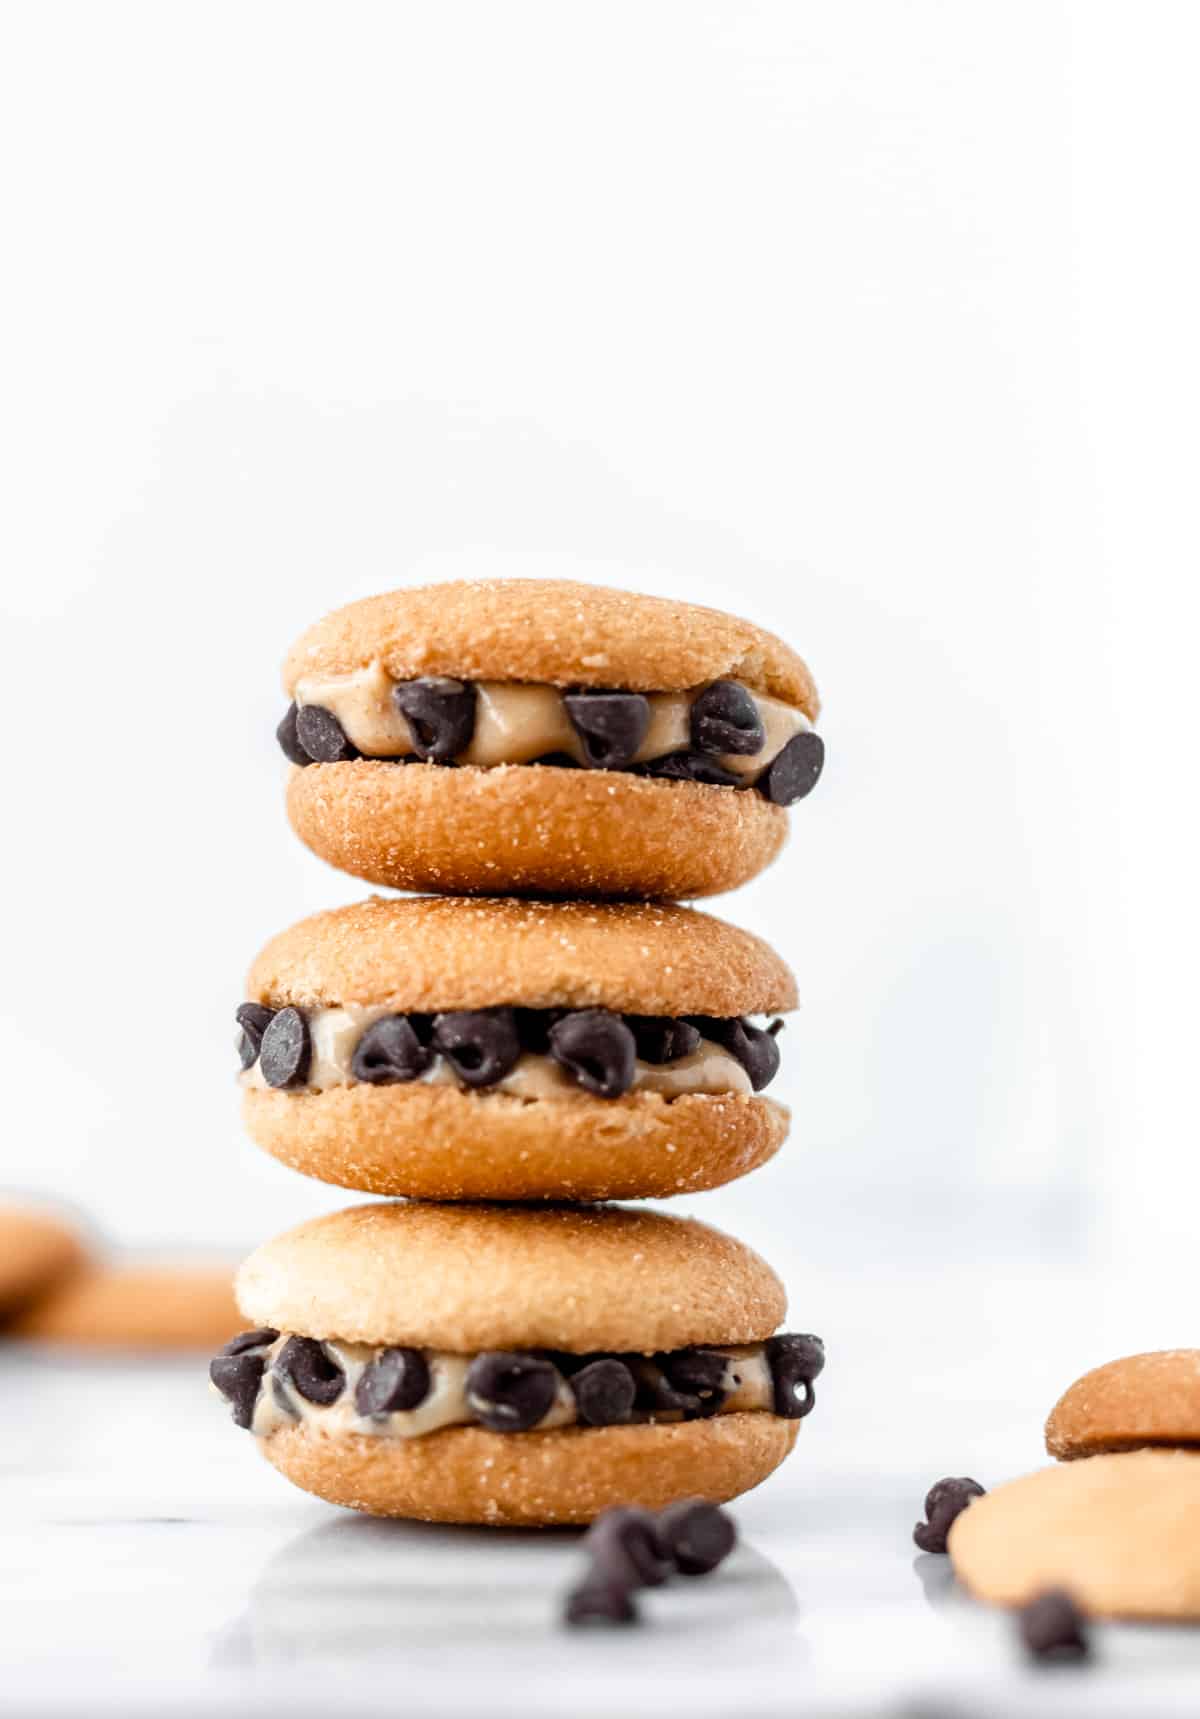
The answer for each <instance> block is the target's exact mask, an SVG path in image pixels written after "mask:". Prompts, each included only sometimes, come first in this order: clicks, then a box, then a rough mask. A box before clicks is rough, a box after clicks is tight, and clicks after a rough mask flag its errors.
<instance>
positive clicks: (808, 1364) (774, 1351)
mask: <svg viewBox="0 0 1200 1719" xmlns="http://www.w3.org/2000/svg"><path fill="white" fill-rule="evenodd" d="M764 1349H765V1353H766V1357H767V1365H768V1366H769V1367H770V1369H771V1381H772V1383H773V1385H774V1387H775V1413H776V1414H777V1415H782V1416H783V1417H784V1419H785V1420H789V1421H802V1420H803V1419H804V1417H805V1415H809V1414H811V1413H812V1411H813V1407H814V1405H815V1403H816V1400H817V1399H816V1393H815V1392H814V1390H813V1380H814V1379H816V1378H818V1377H819V1376H820V1374H821V1372H822V1370H823V1368H824V1366H825V1345H824V1343H822V1341H821V1339H820V1338H819V1337H814V1336H812V1334H811V1333H803V1334H802V1333H799V1332H793V1331H787V1332H781V1333H780V1334H779V1336H778V1337H768V1338H767V1341H766V1344H765V1345H764ZM798 1385H802V1386H803V1387H804V1395H803V1396H802V1397H800V1398H797V1396H796V1387H797V1386H798Z"/></svg>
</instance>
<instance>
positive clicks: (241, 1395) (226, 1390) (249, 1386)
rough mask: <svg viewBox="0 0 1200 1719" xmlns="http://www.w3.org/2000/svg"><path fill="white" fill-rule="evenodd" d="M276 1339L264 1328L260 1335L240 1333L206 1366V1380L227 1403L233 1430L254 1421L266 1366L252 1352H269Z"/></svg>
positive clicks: (255, 1332) (262, 1360)
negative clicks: (208, 1379) (265, 1350)
mask: <svg viewBox="0 0 1200 1719" xmlns="http://www.w3.org/2000/svg"><path fill="white" fill-rule="evenodd" d="M278 1336H279V1333H278V1331H272V1330H269V1329H268V1328H266V1327H265V1326H264V1327H263V1329H262V1330H259V1331H242V1332H240V1333H239V1335H238V1336H236V1337H234V1338H232V1339H231V1340H230V1341H229V1342H228V1343H226V1345H225V1347H224V1348H223V1349H222V1350H221V1353H220V1354H219V1355H216V1356H214V1357H213V1360H212V1361H211V1362H210V1364H209V1369H208V1376H209V1378H210V1379H211V1380H212V1382H213V1384H214V1385H215V1386H216V1388H217V1390H218V1391H220V1393H221V1395H222V1396H223V1397H224V1398H225V1399H226V1401H227V1402H228V1403H229V1405H230V1407H231V1409H232V1411H233V1421H234V1425H235V1426H239V1427H244V1428H245V1427H249V1426H250V1424H251V1422H252V1421H253V1420H254V1405H255V1403H256V1402H257V1401H258V1393H259V1389H260V1387H261V1385H262V1376H263V1370H264V1368H265V1366H266V1359H265V1357H264V1356H263V1355H262V1354H256V1353H255V1352H254V1351H256V1350H263V1349H266V1348H268V1347H269V1346H270V1345H271V1344H272V1343H274V1341H275V1339H276V1338H277V1337H278Z"/></svg>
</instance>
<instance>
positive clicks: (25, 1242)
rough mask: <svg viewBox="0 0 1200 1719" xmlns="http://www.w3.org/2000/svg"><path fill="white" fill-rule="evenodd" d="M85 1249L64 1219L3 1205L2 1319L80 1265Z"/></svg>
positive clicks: (0, 1214)
mask: <svg viewBox="0 0 1200 1719" xmlns="http://www.w3.org/2000/svg"><path fill="white" fill-rule="evenodd" d="M83 1257H84V1246H83V1243H82V1241H81V1240H80V1238H79V1236H78V1234H77V1233H76V1231H75V1230H74V1229H72V1228H71V1227H70V1226H69V1225H68V1224H66V1223H64V1222H63V1221H62V1220H61V1219H59V1218H57V1217H53V1216H51V1214H50V1213H49V1212H45V1211H41V1210H39V1209H37V1208H36V1207H32V1206H0V1318H6V1317H7V1316H8V1315H9V1314H10V1313H12V1312H14V1311H15V1310H16V1309H17V1308H19V1307H21V1306H23V1305H24V1304H26V1303H27V1302H29V1301H31V1300H32V1299H33V1298H34V1297H35V1296H38V1295H40V1294H42V1293H43V1292H45V1291H46V1290H47V1289H49V1288H50V1287H51V1286H52V1285H53V1284H54V1283H56V1282H57V1281H58V1279H59V1278H61V1277H63V1276H65V1275H66V1273H68V1272H69V1271H71V1270H73V1269H74V1268H75V1267H76V1266H77V1265H79V1264H80V1262H81V1261H82V1259H83Z"/></svg>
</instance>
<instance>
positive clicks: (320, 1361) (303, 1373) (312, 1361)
mask: <svg viewBox="0 0 1200 1719" xmlns="http://www.w3.org/2000/svg"><path fill="white" fill-rule="evenodd" d="M271 1370H272V1372H275V1373H278V1374H279V1376H280V1378H282V1379H286V1380H287V1382H288V1384H290V1385H292V1386H294V1388H295V1389H296V1390H297V1391H299V1393H300V1395H301V1396H302V1397H303V1398H304V1399H305V1401H306V1402H309V1403H317V1404H318V1405H319V1406H320V1407H321V1408H328V1407H329V1405H330V1403H336V1402H337V1400H338V1398H339V1397H340V1396H341V1394H342V1392H343V1391H344V1390H345V1388H346V1375H345V1373H343V1371H342V1369H341V1368H340V1367H339V1366H338V1364H337V1362H336V1361H335V1360H334V1358H333V1356H332V1355H331V1354H330V1353H329V1351H328V1349H327V1348H326V1347H325V1345H324V1343H318V1342H317V1341H316V1339H315V1338H313V1337H289V1338H288V1340H287V1342H286V1343H285V1344H284V1346H283V1348H282V1349H281V1350H280V1351H279V1353H278V1355H276V1357H275V1359H274V1361H273V1362H272V1364H271Z"/></svg>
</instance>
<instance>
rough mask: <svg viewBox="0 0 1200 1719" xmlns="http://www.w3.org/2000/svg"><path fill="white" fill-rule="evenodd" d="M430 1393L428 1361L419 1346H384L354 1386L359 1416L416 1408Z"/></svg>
mask: <svg viewBox="0 0 1200 1719" xmlns="http://www.w3.org/2000/svg"><path fill="white" fill-rule="evenodd" d="M428 1395H429V1362H428V1361H427V1360H426V1359H425V1357H424V1355H422V1353H421V1351H420V1350H419V1349H385V1350H384V1351H383V1353H382V1354H380V1355H376V1357H375V1359H374V1360H373V1361H369V1362H368V1363H367V1365H366V1366H365V1367H364V1368H363V1370H362V1372H361V1374H360V1375H359V1380H358V1384H357V1385H356V1386H355V1387H354V1406H355V1408H356V1409H357V1410H358V1412H359V1414H360V1415H390V1414H393V1413H395V1412H396V1411H397V1410H403V1409H415V1408H417V1407H418V1405H419V1404H421V1403H423V1402H424V1401H425V1399H426V1397H427V1396H428Z"/></svg>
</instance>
